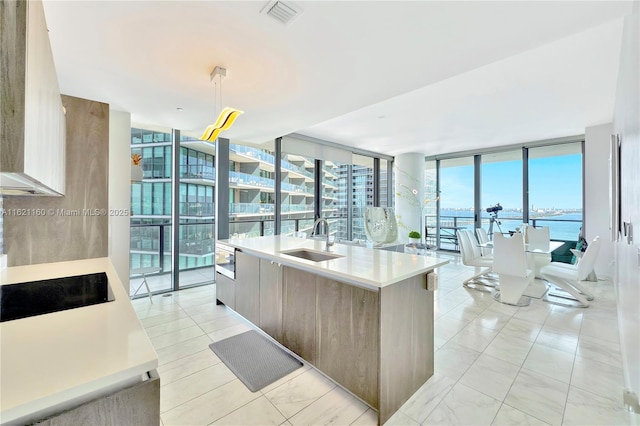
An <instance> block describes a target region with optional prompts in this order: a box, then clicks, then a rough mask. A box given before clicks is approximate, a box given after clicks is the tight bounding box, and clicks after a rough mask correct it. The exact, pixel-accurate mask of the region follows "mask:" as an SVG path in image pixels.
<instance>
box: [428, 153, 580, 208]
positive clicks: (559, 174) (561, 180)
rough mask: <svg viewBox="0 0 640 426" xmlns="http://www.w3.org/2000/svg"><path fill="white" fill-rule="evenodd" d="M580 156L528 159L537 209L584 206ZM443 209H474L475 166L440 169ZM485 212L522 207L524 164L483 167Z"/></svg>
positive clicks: (530, 198)
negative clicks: (494, 208)
mask: <svg viewBox="0 0 640 426" xmlns="http://www.w3.org/2000/svg"><path fill="white" fill-rule="evenodd" d="M581 163H582V159H581V155H579V154H575V155H564V156H557V157H544V158H535V159H529V202H530V204H534V205H535V206H536V208H552V207H555V208H581V207H582V164H581ZM440 178H441V185H440V189H441V193H440V200H441V206H442V208H445V209H446V208H461V207H473V166H462V167H448V168H442V169H441V170H440ZM481 192H482V202H481V206H482V209H483V210H484V209H486V208H487V207H489V206H492V205H494V204H496V203H500V204H501V205H502V206H503V207H505V208H520V207H522V162H521V161H505V162H496V163H487V164H484V165H483V166H482V191H481Z"/></svg>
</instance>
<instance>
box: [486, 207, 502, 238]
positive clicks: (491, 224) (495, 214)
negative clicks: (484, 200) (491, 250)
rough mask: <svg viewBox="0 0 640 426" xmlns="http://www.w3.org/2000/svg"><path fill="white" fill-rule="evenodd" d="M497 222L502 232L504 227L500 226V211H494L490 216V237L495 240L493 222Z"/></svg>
mask: <svg viewBox="0 0 640 426" xmlns="http://www.w3.org/2000/svg"><path fill="white" fill-rule="evenodd" d="M494 223H495V224H496V226H497V227H498V229H499V230H500V233H501V234H502V228H500V220H499V219H498V213H497V212H494V213H491V217H490V218H489V232H488V234H489V239H490V240H493V224H494Z"/></svg>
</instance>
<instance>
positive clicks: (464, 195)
mask: <svg viewBox="0 0 640 426" xmlns="http://www.w3.org/2000/svg"><path fill="white" fill-rule="evenodd" d="M582 146H583V141H576V142H569V143H559V144H544V145H543V144H539V145H536V144H531V146H521V147H517V148H513V149H511V150H504V151H496V152H493V153H492V152H486V153H485V152H483V153H481V154H477V155H475V156H474V155H461V156H460V157H447V158H443V159H440V160H438V158H428V159H427V161H426V163H425V169H426V172H427V173H428V172H429V170H433V169H434V165H433V164H434V163H439V169H438V170H437V172H438V173H439V182H438V186H439V190H440V193H439V196H440V201H439V209H440V210H439V219H440V221H439V223H438V222H437V216H436V215H435V214H429V215H427V225H428V230H429V232H431V230H432V229H433V230H434V231H438V232H439V234H436V237H438V236H439V242H440V245H439V248H440V249H445V250H447V249H449V250H457V249H458V245H457V239H456V238H455V231H456V230H460V229H473V228H474V227H475V226H477V224H476V220H475V219H476V217H478V218H480V219H481V222H480V224H479V226H482V227H483V228H485V229H487V230H489V229H490V227H492V228H493V229H492V230H493V232H502V233H508V232H510V231H511V232H513V231H515V230H517V229H518V228H519V227H520V225H521V224H522V222H523V221H528V223H529V224H531V225H533V226H536V227H542V226H548V227H549V229H550V233H551V238H552V239H555V240H568V241H575V240H577V237H578V232H579V230H580V227H581V226H582V221H583V216H582V202H583V201H582V200H583V194H582V186H583V185H582V173H583V158H582ZM525 159H526V163H525ZM476 165H478V166H479V170H477V173H476ZM525 171H528V173H527V175H526V176H525V175H524V172H525ZM434 173H435V172H434ZM476 175H477V176H479V180H478V181H477V182H476V179H475V177H476ZM428 181H429V179H427V182H428ZM525 183H526V184H527V185H528V186H527V188H525ZM523 191H526V192H523ZM476 194H478V195H477V196H478V197H479V198H478V200H476V199H475V197H476ZM427 197H429V194H428V189H427ZM525 200H528V205H525V204H526V201H525ZM498 203H499V204H500V206H501V207H502V209H501V210H498V211H497V217H496V215H492V214H490V213H489V212H487V208H490V207H495V206H496V205H497V204H498ZM476 206H478V207H477V209H478V210H477V211H476ZM492 216H494V217H493V219H494V220H491V219H492ZM492 222H493V224H492ZM429 237H430V238H429V243H430V244H435V243H436V242H437V241H438V240H437V239H435V242H434V238H433V237H432V236H431V234H429Z"/></svg>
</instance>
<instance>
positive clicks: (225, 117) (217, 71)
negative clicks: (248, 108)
mask: <svg viewBox="0 0 640 426" xmlns="http://www.w3.org/2000/svg"><path fill="white" fill-rule="evenodd" d="M226 75H227V69H226V68H222V67H219V66H217V67H215V68H214V69H213V71H212V72H211V81H213V82H214V84H215V86H216V88H217V83H218V82H219V83H220V105H221V106H222V79H223V78H224V77H225V76H226ZM216 77H217V78H218V82H216V81H215V79H216ZM216 103H217V102H216ZM240 114H243V111H240V110H238V109H235V108H231V107H225V108H223V109H222V111H220V115H218V119H217V120H216V121H215V123H214V124H211V125H209V126H207V128H206V129H205V130H204V133H203V134H202V136H200V139H201V140H203V141H207V142H215V140H216V139H217V138H218V135H219V134H220V132H222V131H224V130H227V129H229V128H230V127H231V126H232V125H233V123H234V122H235V121H236V118H238V116H239V115H240Z"/></svg>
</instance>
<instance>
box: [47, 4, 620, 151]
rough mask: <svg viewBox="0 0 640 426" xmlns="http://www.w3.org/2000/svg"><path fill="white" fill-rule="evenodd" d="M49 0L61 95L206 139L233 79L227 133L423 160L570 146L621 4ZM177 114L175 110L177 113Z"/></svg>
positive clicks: (596, 92)
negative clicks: (217, 90)
mask: <svg viewBox="0 0 640 426" xmlns="http://www.w3.org/2000/svg"><path fill="white" fill-rule="evenodd" d="M266 3H267V1H266V0H265V1H258V2H255V1H232V2H223V1H195V2H190V1H45V12H46V17H47V23H48V26H49V30H50V32H49V35H50V38H51V44H52V49H53V54H54V60H55V63H56V68H57V72H58V77H59V81H60V87H61V90H62V92H63V93H65V94H68V95H73V96H78V97H83V98H88V99H93V100H98V101H102V102H107V103H109V104H110V105H111V107H112V108H113V109H117V110H123V111H129V112H131V114H132V120H133V121H135V122H137V123H145V124H148V125H155V126H163V127H167V128H171V127H173V128H179V129H182V130H183V131H192V132H194V133H197V134H200V133H201V132H202V130H204V128H205V127H206V126H207V125H208V124H210V123H211V122H213V120H214V118H215V116H216V115H217V114H216V110H215V106H214V102H215V98H216V97H215V95H214V85H213V83H212V82H210V81H209V73H210V72H211V70H212V69H213V68H214V66H216V65H220V66H222V67H225V68H227V70H228V74H227V77H226V78H225V79H224V81H223V88H222V97H223V103H224V104H225V105H231V106H234V107H236V108H239V109H242V110H244V111H245V114H244V115H242V116H241V117H240V118H239V119H238V120H237V122H236V124H235V125H234V126H233V128H231V129H230V130H229V131H227V132H226V133H224V134H223V136H224V137H228V138H230V139H232V140H235V141H246V142H252V143H261V142H265V141H269V140H273V138H275V137H278V136H282V135H285V134H288V133H292V132H297V133H301V134H305V135H309V136H314V137H317V138H321V139H326V140H329V141H333V142H339V143H342V144H345V145H349V146H356V147H360V148H363V149H367V150H371V151H377V152H382V153H385V154H392V155H395V154H400V153H405V152H421V153H425V154H429V155H433V154H438V153H446V152H456V151H462V150H469V149H475V148H479V147H488V146H498V145H505V144H512V143H517V142H526V141H533V140H540V139H546V138H552V137H560V136H568V135H575V134H580V133H583V132H584V128H585V127H587V126H591V125H597V124H602V123H606V122H608V121H611V120H612V117H613V103H614V98H615V88H616V87H615V86H616V80H617V70H618V58H619V52H620V40H621V30H622V18H623V17H624V16H625V15H626V14H627V13H629V11H630V5H631V2H629V1H623V2H616V1H584V2H582V1H567V2H564V1H555V2H537V1H533V2H529V1H509V2H507V1H497V2H488V1H468V2H458V1H446V2H435V1H406V2H405V1H313V2H312V1H297V2H295V4H296V5H298V6H299V7H301V8H302V9H303V12H302V14H301V15H300V16H299V17H298V18H297V19H296V20H295V21H293V22H292V23H291V24H289V25H287V26H284V25H282V24H280V23H278V22H276V21H274V20H272V19H271V18H270V17H267V16H265V15H264V14H260V11H261V10H262V8H263V6H264V5H265V4H266ZM177 107H181V108H183V111H182V112H180V111H178V110H177V109H176V108H177Z"/></svg>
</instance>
